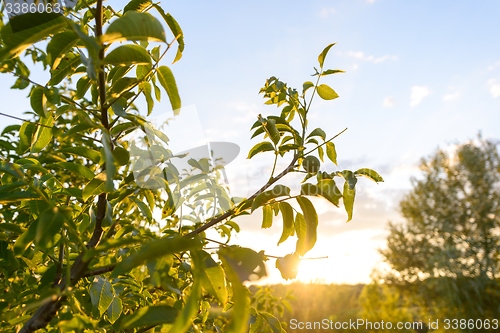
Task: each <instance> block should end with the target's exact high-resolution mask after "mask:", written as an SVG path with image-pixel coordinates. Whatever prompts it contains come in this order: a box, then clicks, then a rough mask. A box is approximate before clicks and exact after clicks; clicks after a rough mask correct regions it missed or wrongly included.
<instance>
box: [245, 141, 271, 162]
mask: <svg viewBox="0 0 500 333" xmlns="http://www.w3.org/2000/svg"><path fill="white" fill-rule="evenodd" d="M271 150H274V146H273V144H272V143H271V142H269V141H262V142H259V143H258V144H256V145H255V146H253V147H252V149H250V151H249V152H248V157H247V158H248V159H250V158H252V157H254V156H255V155H257V154H258V153H262V152H265V151H271Z"/></svg>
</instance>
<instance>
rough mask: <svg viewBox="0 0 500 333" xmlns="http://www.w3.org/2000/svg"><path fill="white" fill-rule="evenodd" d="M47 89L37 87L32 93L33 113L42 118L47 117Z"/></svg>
mask: <svg viewBox="0 0 500 333" xmlns="http://www.w3.org/2000/svg"><path fill="white" fill-rule="evenodd" d="M44 92H45V89H44V88H43V87H35V88H33V90H32V91H31V96H30V104H31V108H32V109H33V111H35V112H36V114H37V115H39V116H40V117H42V118H43V117H45V114H46V105H47V97H46V96H45V93H44Z"/></svg>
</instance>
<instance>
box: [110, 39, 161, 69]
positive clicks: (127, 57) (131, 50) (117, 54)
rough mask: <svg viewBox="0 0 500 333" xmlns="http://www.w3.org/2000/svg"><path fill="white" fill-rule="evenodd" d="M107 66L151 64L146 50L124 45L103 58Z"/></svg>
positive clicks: (138, 46) (140, 47)
mask: <svg viewBox="0 0 500 333" xmlns="http://www.w3.org/2000/svg"><path fill="white" fill-rule="evenodd" d="M104 63H105V64H109V65H115V66H117V65H147V64H151V57H150V56H149V54H148V52H147V51H146V49H145V48H144V47H142V46H140V45H136V44H126V45H122V46H119V47H117V48H116V49H114V50H113V51H111V52H110V53H108V55H107V56H106V57H105V58H104Z"/></svg>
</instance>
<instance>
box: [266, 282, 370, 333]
mask: <svg viewBox="0 0 500 333" xmlns="http://www.w3.org/2000/svg"><path fill="white" fill-rule="evenodd" d="M269 288H270V289H271V290H272V294H273V295H274V297H277V298H278V299H283V300H286V301H287V302H288V303H289V304H290V307H291V311H285V313H284V315H283V316H282V317H279V318H282V320H283V322H284V325H287V332H291V333H306V332H314V331H311V330H308V329H305V328H304V329H300V328H296V329H292V328H291V327H290V325H289V324H290V320H291V319H297V320H300V321H302V322H321V321H322V320H324V319H328V320H332V321H334V322H349V320H353V321H356V320H357V319H358V318H362V317H361V311H362V308H361V304H360V295H361V293H362V291H363V285H343V284H319V283H308V284H305V283H299V282H294V283H291V284H288V285H283V284H280V285H273V286H270V287H269ZM321 331H323V330H321ZM335 331H336V332H352V331H353V330H352V329H341V328H340V329H338V330H335ZM356 331H357V332H358V331H359V332H361V333H364V332H365V331H364V329H363V328H362V327H360V328H359V329H358V330H356Z"/></svg>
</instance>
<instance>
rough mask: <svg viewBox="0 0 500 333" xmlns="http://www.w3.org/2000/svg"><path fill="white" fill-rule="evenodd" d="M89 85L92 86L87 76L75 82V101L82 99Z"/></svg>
mask: <svg viewBox="0 0 500 333" xmlns="http://www.w3.org/2000/svg"><path fill="white" fill-rule="evenodd" d="M91 85H92V80H91V79H90V78H89V77H88V76H82V77H81V78H79V79H78V81H77V82H76V95H75V98H76V99H77V100H78V99H82V98H83V97H84V96H85V94H86V93H87V91H88V90H89V88H90V86H91Z"/></svg>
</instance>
